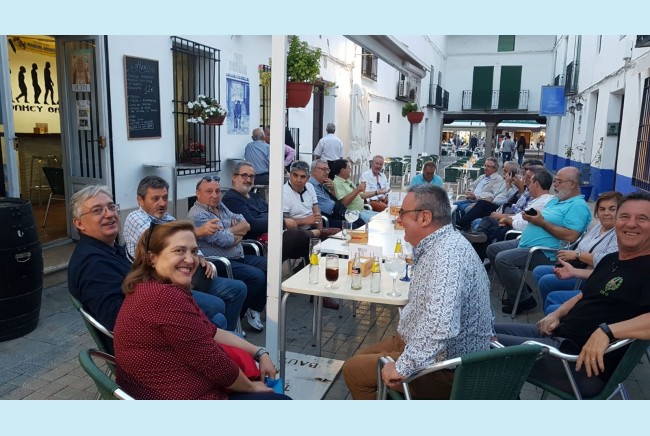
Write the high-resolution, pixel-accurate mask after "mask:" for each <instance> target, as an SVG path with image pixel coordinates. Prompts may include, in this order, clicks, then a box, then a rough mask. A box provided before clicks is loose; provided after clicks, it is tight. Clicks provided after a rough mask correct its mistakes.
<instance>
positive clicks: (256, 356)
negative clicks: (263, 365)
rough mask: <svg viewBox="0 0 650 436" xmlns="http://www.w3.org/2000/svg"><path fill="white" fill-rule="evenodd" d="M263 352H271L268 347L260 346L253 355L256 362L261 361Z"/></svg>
mask: <svg viewBox="0 0 650 436" xmlns="http://www.w3.org/2000/svg"><path fill="white" fill-rule="evenodd" d="M262 354H269V350H267V349H266V348H264V347H260V348H258V349H257V352H256V353H255V355H254V356H253V359H255V362H259V361H260V357H262Z"/></svg>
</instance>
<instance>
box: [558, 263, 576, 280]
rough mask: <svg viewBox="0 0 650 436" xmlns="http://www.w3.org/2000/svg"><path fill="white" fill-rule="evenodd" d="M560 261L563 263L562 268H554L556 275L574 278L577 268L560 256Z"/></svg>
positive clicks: (564, 278)
mask: <svg viewBox="0 0 650 436" xmlns="http://www.w3.org/2000/svg"><path fill="white" fill-rule="evenodd" d="M558 262H560V263H561V264H562V268H560V267H555V268H553V272H554V273H555V277H557V278H558V279H561V280H566V279H572V278H574V277H575V272H576V269H575V268H574V267H573V266H571V264H570V263H567V262H565V261H564V260H562V259H560V258H558Z"/></svg>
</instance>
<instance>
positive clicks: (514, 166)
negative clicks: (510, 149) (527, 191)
mask: <svg viewBox="0 0 650 436" xmlns="http://www.w3.org/2000/svg"><path fill="white" fill-rule="evenodd" d="M506 165H507V166H508V168H510V171H515V172H516V171H517V170H519V162H517V161H516V160H509V161H507V162H506V163H504V164H503V168H505V167H506Z"/></svg>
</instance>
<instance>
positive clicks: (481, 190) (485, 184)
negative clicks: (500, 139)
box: [454, 157, 506, 223]
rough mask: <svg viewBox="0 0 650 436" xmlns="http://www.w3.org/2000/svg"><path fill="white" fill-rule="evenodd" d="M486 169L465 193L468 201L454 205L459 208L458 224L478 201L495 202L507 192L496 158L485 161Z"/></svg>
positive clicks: (457, 212) (457, 214)
mask: <svg viewBox="0 0 650 436" xmlns="http://www.w3.org/2000/svg"><path fill="white" fill-rule="evenodd" d="M484 168H485V174H483V175H481V176H479V178H478V179H476V181H475V182H474V183H473V184H472V186H471V187H470V189H469V190H468V191H467V192H466V193H465V197H466V199H465V200H461V201H457V202H456V203H454V204H455V205H456V206H457V209H456V217H457V220H456V222H457V223H458V222H459V221H460V220H461V219H462V217H463V215H465V214H466V213H467V212H468V210H469V209H470V208H471V207H472V206H474V204H475V203H476V202H477V201H479V200H486V201H489V202H494V200H495V198H497V196H498V195H499V194H501V193H502V192H504V191H505V190H506V183H505V181H504V180H503V177H501V175H500V174H498V173H497V171H498V170H499V162H498V161H497V160H496V158H493V157H488V158H487V159H486V160H485V165H484ZM504 201H505V199H504ZM495 209H496V208H495Z"/></svg>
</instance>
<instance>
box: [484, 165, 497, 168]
mask: <svg viewBox="0 0 650 436" xmlns="http://www.w3.org/2000/svg"><path fill="white" fill-rule="evenodd" d="M483 166H484V167H485V168H496V165H488V164H485V165H483Z"/></svg>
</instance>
